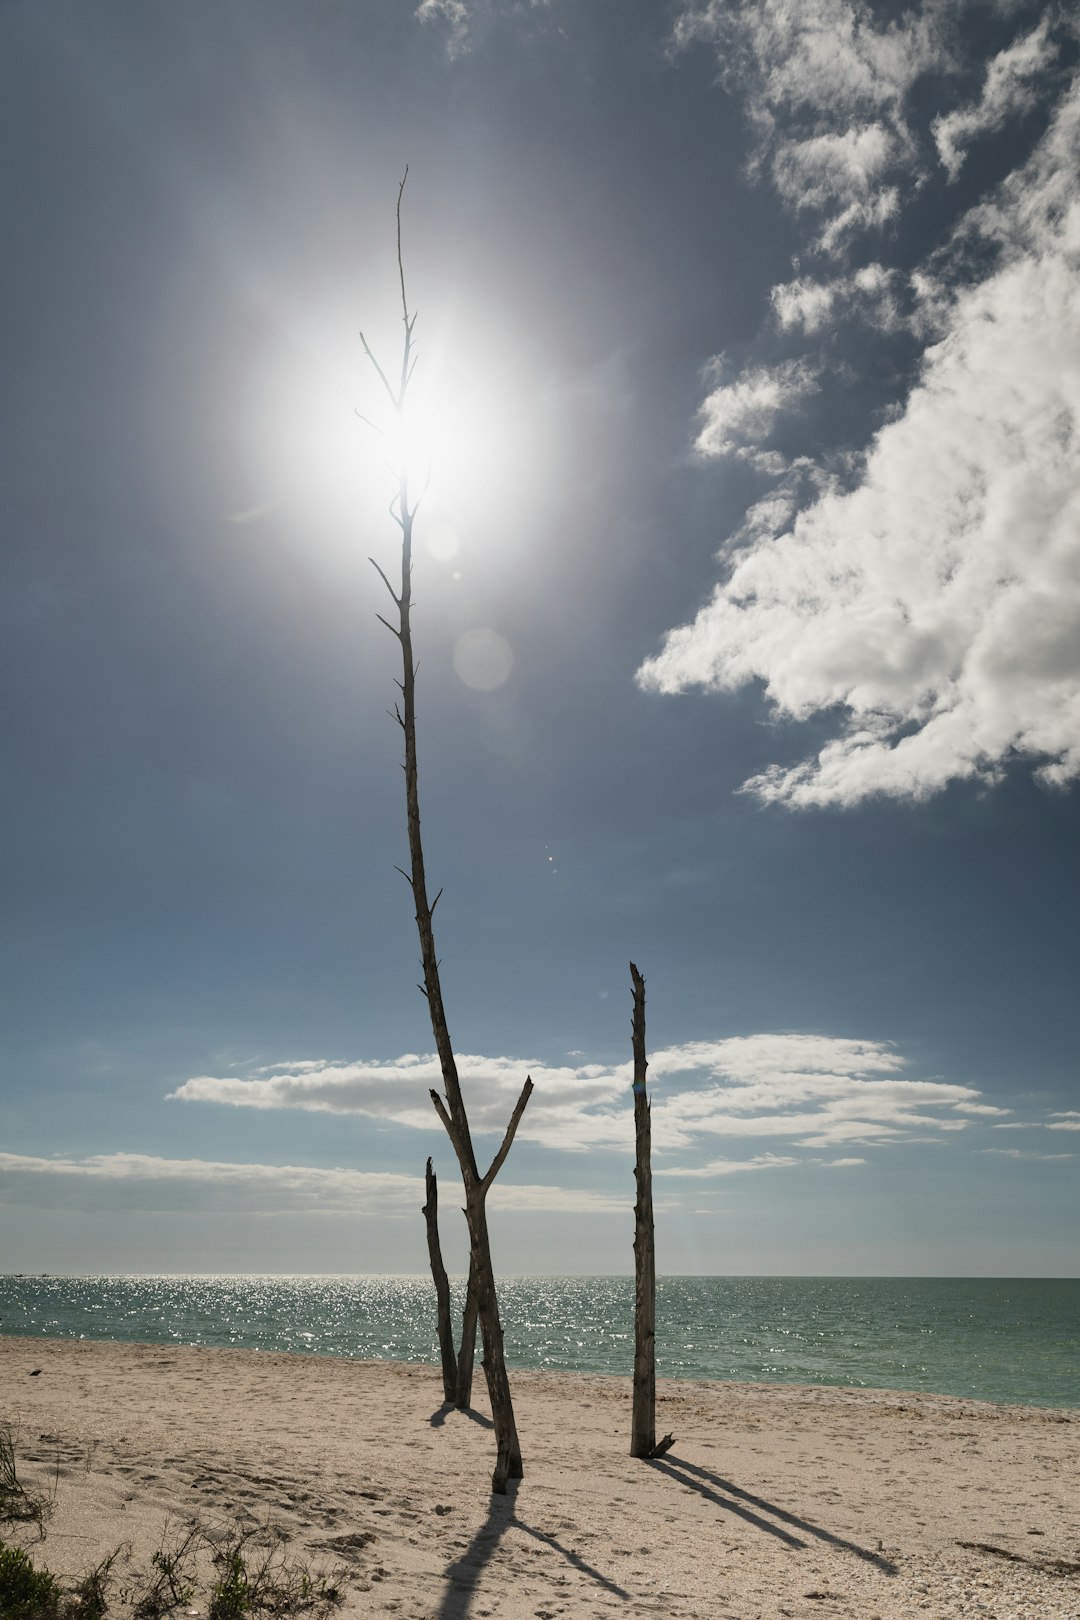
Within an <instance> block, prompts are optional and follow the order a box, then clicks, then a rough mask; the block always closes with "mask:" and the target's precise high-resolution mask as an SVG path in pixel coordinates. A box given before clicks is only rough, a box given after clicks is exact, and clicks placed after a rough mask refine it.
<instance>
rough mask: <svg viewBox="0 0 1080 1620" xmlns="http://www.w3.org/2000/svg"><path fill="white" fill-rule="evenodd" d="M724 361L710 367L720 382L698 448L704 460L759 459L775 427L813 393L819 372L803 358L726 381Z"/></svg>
mask: <svg viewBox="0 0 1080 1620" xmlns="http://www.w3.org/2000/svg"><path fill="white" fill-rule="evenodd" d="M723 369H724V361H723V358H722V357H721V358H719V359H717V360H714V361H713V362H712V364H711V366H710V368H709V370H710V373H711V376H712V378H713V380H714V381H715V383H716V386H715V387H714V388H713V389H712V392H711V393H710V394H709V395H708V396H707V398H706V399H705V402H704V404H703V405H702V407H701V419H702V423H701V429H700V431H699V433H698V436H697V438H696V440H695V442H694V448H695V450H696V451H697V453H698V454H699V455H701V456H742V457H746V456H750V457H755V458H756V457H759V456H760V454H761V445H762V441H763V440H764V439H766V438H768V435H769V433H770V432H771V430H772V426H773V423H774V422H775V421H776V419H777V417H779V416H780V415H782V413H783V412H785V411H788V410H791V409H792V407H793V406H795V405H797V404H798V403H799V402H800V401H801V400H803V399H805V397H806V396H807V395H808V394H810V393H812V392H813V389H814V387H815V381H816V378H815V371H814V368H813V367H812V366H810V365H809V364H807V362H805V361H802V360H786V361H784V362H783V363H782V364H780V365H777V366H759V367H758V368H756V369H755V370H750V371H745V372H743V374H742V375H741V376H740V377H738V378H736V380H735V381H734V382H730V383H722V382H720V377H721V376H722V374H723Z"/></svg>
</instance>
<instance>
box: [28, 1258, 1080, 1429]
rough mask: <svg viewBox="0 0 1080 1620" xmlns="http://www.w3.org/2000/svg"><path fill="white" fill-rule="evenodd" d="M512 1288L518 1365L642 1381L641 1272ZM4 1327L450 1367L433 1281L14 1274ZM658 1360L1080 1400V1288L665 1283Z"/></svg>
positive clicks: (845, 1281) (975, 1283)
mask: <svg viewBox="0 0 1080 1620" xmlns="http://www.w3.org/2000/svg"><path fill="white" fill-rule="evenodd" d="M454 1289H455V1310H456V1311H459V1310H460V1306H461V1303H462V1291H463V1284H462V1281H461V1279H457V1280H456V1282H455V1284H454ZM499 1289H500V1299H501V1304H502V1314H503V1323H504V1327H505V1330H506V1353H507V1359H508V1361H509V1362H510V1364H511V1366H518V1367H540V1368H550V1369H560V1370H564V1371H569V1372H599V1373H617V1374H622V1375H623V1376H627V1375H629V1373H630V1372H631V1369H632V1365H633V1311H634V1284H633V1279H632V1278H630V1277H507V1278H503V1279H501V1280H500V1284H499ZM0 1332H2V1333H8V1334H23V1335H30V1336H34V1335H39V1334H40V1335H48V1336H52V1337H60V1338H75V1339H119V1340H126V1341H128V1342H141V1343H147V1342H149V1343H156V1344H167V1343H179V1344H205V1345H218V1346H241V1347H244V1348H247V1349H252V1350H286V1351H293V1352H307V1353H313V1354H319V1355H335V1356H355V1357H362V1358H368V1359H375V1360H394V1361H430V1362H437V1361H438V1347H437V1344H436V1339H435V1310H434V1295H433V1290H432V1286H431V1282H430V1279H429V1278H427V1277H383V1276H371V1277H278V1276H272V1277H271V1276H262V1277H52V1276H26V1277H22V1276H18V1277H16V1276H7V1277H0ZM656 1360H657V1372H658V1373H659V1374H660V1376H661V1377H666V1378H706V1379H707V1378H731V1379H736V1380H738V1381H740V1382H753V1381H766V1382H769V1383H794V1384H832V1385H838V1386H842V1387H851V1388H872V1389H873V1388H876V1389H900V1390H922V1391H926V1392H931V1393H935V1394H941V1395H960V1396H967V1397H969V1398H977V1399H981V1400H991V1401H1016V1402H1023V1403H1025V1404H1032V1405H1038V1406H1070V1407H1080V1280H1077V1279H1051V1280H1046V1279H1038V1278H1024V1279H1019V1280H1003V1279H998V1278H972V1279H954V1278H942V1277H934V1278H907V1277H905V1278H882V1277H661V1278H659V1279H658V1282H657V1335H656Z"/></svg>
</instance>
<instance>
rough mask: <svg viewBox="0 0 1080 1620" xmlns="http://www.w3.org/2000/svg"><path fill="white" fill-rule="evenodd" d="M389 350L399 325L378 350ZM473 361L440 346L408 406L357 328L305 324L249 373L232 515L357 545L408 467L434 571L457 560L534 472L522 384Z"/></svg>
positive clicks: (425, 358)
mask: <svg viewBox="0 0 1080 1620" xmlns="http://www.w3.org/2000/svg"><path fill="white" fill-rule="evenodd" d="M393 343H394V335H393V331H392V329H391V331H390V332H388V333H387V334H386V336H385V340H384V342H383V344H382V350H383V351H384V352H385V353H386V354H390V353H391V352H392V349H393ZM373 347H374V345H373ZM475 352H476V351H475V349H474V350H473V355H474V356H475ZM467 360H468V357H462V356H455V355H453V354H451V353H450V352H449V350H448V348H447V349H440V347H439V345H438V344H436V343H432V345H431V347H430V349H429V350H427V351H422V352H421V354H420V363H419V365H418V366H417V368H416V371H415V373H414V375H413V377H412V378H411V380H410V382H409V386H408V388H407V390H406V401H405V407H404V409H403V410H401V411H398V410H397V409H396V408H395V406H394V404H393V403H392V402H391V400H390V398H389V397H388V395H387V391H386V389H385V388H384V387H383V386H382V384H381V382H380V380H379V378H378V376H377V374H376V373H375V371H374V370H373V368H372V367H371V365H370V363H369V362H368V361H367V359H366V357H365V356H364V354H363V352H362V350H361V348H360V346H359V344H358V343H357V342H356V331H355V326H352V327H351V329H349V328H346V325H345V320H344V319H339V320H331V321H329V322H326V323H325V324H323V323H321V322H312V323H308V322H306V321H302V322H301V321H298V322H297V324H296V325H295V326H293V327H292V328H291V329H290V330H288V331H287V332H284V333H282V334H281V335H280V340H279V344H278V345H277V346H275V348H274V350H273V351H272V352H270V353H267V354H266V355H265V357H264V358H263V359H262V360H261V362H260V363H259V364H258V365H256V366H254V367H253V368H252V371H251V373H250V375H249V378H248V382H247V387H246V389H245V394H244V397H243V398H241V399H240V400H239V401H238V409H237V412H236V419H237V421H238V424H239V425H240V440H241V455H240V463H239V467H238V472H239V475H240V476H239V477H238V479H237V483H236V488H235V494H234V498H233V501H232V506H231V508H230V509H229V510H228V512H227V516H228V517H229V519H230V521H231V522H233V523H238V524H241V525H246V526H252V525H257V524H259V523H260V522H262V521H264V520H269V519H270V518H271V515H273V521H275V522H288V523H292V524H296V525H297V527H298V529H302V530H303V532H304V534H305V537H306V539H311V538H312V537H313V536H315V535H322V536H324V537H325V541H326V543H329V544H333V545H335V546H336V545H338V544H339V543H345V544H349V545H355V543H356V538H357V535H358V533H361V532H365V531H366V532H371V531H372V530H373V529H374V527H375V525H376V523H378V522H380V521H384V520H385V517H386V511H387V507H388V505H389V504H390V503H391V501H392V500H393V497H394V496H395V494H396V492H397V489H398V480H399V474H400V471H401V469H402V468H404V469H405V471H406V473H407V476H408V485H409V499H410V504H414V505H415V504H418V506H419V510H418V514H417V528H416V534H417V543H418V545H419V546H420V547H422V548H423V550H424V552H425V554H426V555H427V556H429V557H430V558H432V559H433V560H434V561H435V562H437V563H445V564H450V563H452V562H454V561H455V559H457V558H458V555H459V552H460V551H461V550H462V548H463V547H464V546H465V545H466V543H467V541H469V542H470V543H472V544H473V545H474V546H475V545H476V544H477V543H478V542H477V541H476V538H475V537H476V536H477V535H479V534H480V533H487V534H490V533H491V531H492V529H493V524H492V519H491V514H492V513H493V512H496V511H500V510H502V511H505V510H506V509H507V508H508V507H509V506H510V505H511V504H512V502H513V500H514V498H515V495H516V494H518V493H519V492H520V487H521V480H522V477H523V476H524V472H525V469H526V468H527V465H528V458H527V456H526V454H525V451H524V446H525V445H526V444H527V442H528V432H527V430H526V429H525V428H524V424H522V425H521V426H520V427H516V425H515V424H516V423H517V422H518V421H519V416H518V414H517V413H516V410H515V405H514V402H513V399H514V395H515V389H514V388H513V387H512V386H508V383H507V379H506V378H503V377H500V376H499V375H498V373H497V372H495V371H493V370H491V369H490V368H489V369H487V370H486V371H485V372H484V373H483V374H480V375H478V374H477V373H476V371H475V369H472V370H471V374H470V367H469V365H468V363H467ZM387 375H388V377H390V379H391V382H392V383H395V382H396V380H397V379H396V378H395V377H394V375H393V372H392V370H388V371H387ZM474 555H475V551H474Z"/></svg>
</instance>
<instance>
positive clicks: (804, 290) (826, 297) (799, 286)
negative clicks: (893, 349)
mask: <svg viewBox="0 0 1080 1620" xmlns="http://www.w3.org/2000/svg"><path fill="white" fill-rule="evenodd" d="M896 280H897V275H896V271H895V270H887V269H886V268H885V266H884V265H881V264H876V263H875V264H867V265H863V266H862V268H861V269H859V270H856V271H855V272H854V273H853V274H852V275H850V276H833V277H832V278H831V279H830V280H828V281H814V280H813V278H812V277H809V276H797V277H796V278H795V280H794V281H784V282H780V283H779V284H778V285H777V286H775V287H774V288H773V289H772V291H771V293H770V294H769V297H770V299H771V301H772V306H773V313H774V314H775V316H776V323H777V325H778V326H779V327H780V329H781V331H783V332H800V331H801V332H803V333H805V334H806V335H807V336H813V335H815V334H816V333H818V332H820V331H822V330H823V328H825V327H826V326H828V325H831V324H833V323H834V322H835V321H836V320H837V319H838V318H839V317H840V316H844V317H851V316H853V315H854V316H857V317H859V318H861V319H863V320H866V321H869V322H870V323H871V324H872V325H874V326H876V327H877V328H878V329H879V330H880V331H884V332H891V331H894V330H895V329H896V327H897V326H898V325H899V324H900V316H899V312H898V309H897V302H896V298H895V296H894V291H893V289H894V287H895V284H896Z"/></svg>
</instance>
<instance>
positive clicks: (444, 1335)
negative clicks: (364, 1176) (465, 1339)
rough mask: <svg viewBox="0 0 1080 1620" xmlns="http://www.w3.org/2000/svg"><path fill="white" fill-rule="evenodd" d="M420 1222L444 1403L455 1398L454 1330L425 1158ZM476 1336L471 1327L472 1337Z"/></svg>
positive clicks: (433, 1185)
mask: <svg viewBox="0 0 1080 1620" xmlns="http://www.w3.org/2000/svg"><path fill="white" fill-rule="evenodd" d="M424 1191H425V1195H426V1196H425V1199H424V1209H423V1215H424V1221H425V1223H426V1225H427V1246H428V1259H429V1261H430V1262H431V1280H432V1282H433V1283H434V1284H435V1302H436V1308H437V1311H438V1326H439V1356H440V1359H441V1361H442V1382H443V1395H444V1396H445V1398H446V1399H447V1400H448V1401H453V1400H456V1399H457V1388H458V1358H457V1355H456V1354H455V1351H454V1329H453V1326H452V1324H451V1321H450V1279H449V1278H448V1277H447V1275H446V1267H445V1266H444V1265H443V1257H442V1244H441V1243H440V1242H439V1182H438V1178H437V1176H436V1174H435V1170H434V1167H433V1165H432V1163H431V1160H430V1159H429V1160H428V1162H427V1170H426V1171H425V1173H424ZM475 1335H476V1327H475V1324H474V1326H473V1336H474V1337H475Z"/></svg>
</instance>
